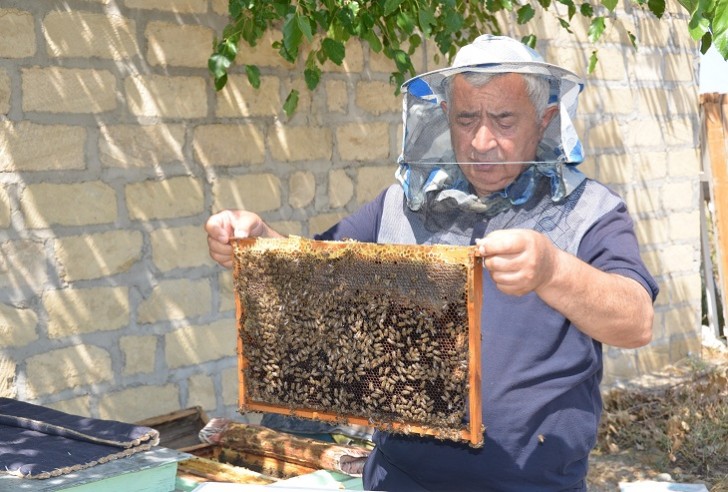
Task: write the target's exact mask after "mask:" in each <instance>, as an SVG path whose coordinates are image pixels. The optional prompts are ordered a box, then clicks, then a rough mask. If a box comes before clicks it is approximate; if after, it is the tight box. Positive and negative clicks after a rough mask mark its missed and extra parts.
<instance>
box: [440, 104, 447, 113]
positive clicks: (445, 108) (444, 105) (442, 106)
mask: <svg viewBox="0 0 728 492" xmlns="http://www.w3.org/2000/svg"><path fill="white" fill-rule="evenodd" d="M440 108H442V111H443V112H444V113H445V116H447V101H442V102H441V103H440Z"/></svg>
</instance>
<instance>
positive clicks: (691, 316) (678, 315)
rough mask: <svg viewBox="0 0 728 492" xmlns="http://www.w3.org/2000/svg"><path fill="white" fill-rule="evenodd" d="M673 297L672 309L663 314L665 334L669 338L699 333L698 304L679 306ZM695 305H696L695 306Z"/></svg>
mask: <svg viewBox="0 0 728 492" xmlns="http://www.w3.org/2000/svg"><path fill="white" fill-rule="evenodd" d="M672 297H673V304H674V305H676V307H673V308H672V309H670V310H669V311H667V312H666V313H665V332H666V334H667V335H668V336H669V337H673V336H675V335H685V334H693V333H700V303H693V304H689V305H684V304H683V305H680V304H678V303H677V302H676V299H675V298H674V297H675V296H672ZM696 304H697V305H696Z"/></svg>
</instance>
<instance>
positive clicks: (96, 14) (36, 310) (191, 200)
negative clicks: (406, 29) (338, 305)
mask: <svg viewBox="0 0 728 492" xmlns="http://www.w3.org/2000/svg"><path fill="white" fill-rule="evenodd" d="M675 5H676V4H675ZM226 9H227V2H226V1H225V0H174V1H173V0H67V1H65V2H63V4H62V5H61V4H57V3H54V2H27V1H25V0H2V2H0V251H1V252H2V254H1V255H0V395H2V396H11V397H16V398H19V399H22V400H27V401H31V402H36V403H39V404H44V405H49V406H51V407H55V408H58V409H61V410H64V411H69V412H73V413H79V414H83V415H90V416H95V417H101V418H115V419H122V420H128V421H134V420H139V419H143V418H146V417H150V416H154V415H159V414H162V413H165V412H169V411H173V410H177V409H179V408H186V407H189V406H193V405H200V406H202V407H203V408H204V409H205V410H206V411H207V412H208V413H210V414H212V415H216V416H223V415H224V416H232V415H234V414H235V408H236V399H237V378H236V356H235V349H236V333H235V325H234V317H233V316H234V300H233V296H232V290H231V284H232V277H231V275H230V273H229V272H227V271H223V270H222V269H221V268H219V267H217V266H216V265H215V264H214V263H213V262H212V261H211V260H210V259H209V258H208V256H207V245H206V241H205V234H204V231H203V224H204V221H205V220H206V218H207V217H208V216H209V215H210V213H212V212H213V211H218V210H221V209H223V208H235V207H244V208H247V209H249V210H253V211H255V212H258V213H260V214H261V215H262V216H263V217H264V218H265V219H267V220H268V221H270V222H271V223H272V224H273V225H274V226H275V227H276V228H278V229H279V230H280V231H281V232H285V233H293V234H299V235H310V234H313V233H316V232H320V231H322V230H324V229H326V228H327V227H328V226H330V225H331V224H333V223H335V222H336V221H337V220H338V219H340V218H341V217H343V216H345V215H346V214H348V213H350V212H352V211H353V210H355V209H356V208H357V207H358V206H359V205H361V204H362V203H364V202H366V201H367V200H370V199H371V198H373V197H374V196H375V195H376V194H377V193H378V192H379V191H380V190H381V189H382V188H383V187H384V186H386V185H387V184H389V183H391V182H393V171H394V162H395V160H396V157H397V155H398V153H399V142H400V139H401V114H400V108H401V101H400V99H399V97H397V96H395V95H394V90H393V87H392V86H390V85H389V82H388V80H389V72H390V70H391V66H390V63H389V61H388V60H386V59H385V58H383V57H382V56H381V55H377V54H375V53H372V52H371V51H369V49H368V47H367V46H366V45H361V44H359V43H358V42H351V43H349V44H348V45H347V56H346V60H345V66H344V67H337V66H333V65H331V66H328V67H327V70H326V72H325V74H324V77H323V78H322V82H321V86H320V89H319V90H317V91H316V92H315V93H309V92H308V91H307V90H306V88H305V84H304V82H303V80H302V77H301V72H302V65H303V64H302V62H301V61H300V60H299V62H298V63H297V64H296V65H290V64H288V63H286V62H284V61H283V60H282V59H281V58H279V57H278V55H277V54H276V53H275V52H274V51H273V50H272V49H271V48H270V46H269V44H270V41H271V40H272V39H273V38H272V37H271V38H268V39H266V40H265V41H264V42H262V43H261V44H260V45H259V46H258V47H257V48H255V49H250V48H247V47H246V48H244V49H243V50H242V53H241V57H240V62H241V63H245V62H248V63H255V64H257V65H259V67H260V68H261V72H262V87H261V89H260V90H258V91H255V90H253V89H251V87H250V86H249V85H248V83H247V81H246V80H245V79H244V77H243V76H242V75H240V74H241V70H240V67H236V69H235V73H234V74H232V75H231V77H230V81H229V83H228V86H227V88H226V89H225V90H223V91H222V92H220V93H215V91H214V89H213V87H212V83H211V79H210V77H209V75H208V73H207V69H206V63H207V56H208V55H209V53H210V51H211V45H212V42H213V39H214V38H215V35H216V33H219V32H220V31H221V29H222V27H223V26H224V24H225V22H226ZM619 19H620V22H619V23H618V26H617V27H615V28H613V29H611V30H610V31H608V32H607V33H606V40H605V43H604V44H602V45H601V46H600V48H599V53H598V56H599V65H598V68H597V70H596V72H595V73H594V74H592V75H588V74H586V73H585V68H584V67H586V65H587V58H588V56H589V54H590V49H591V48H589V46H587V45H584V46H581V45H579V44H578V42H577V40H576V38H573V37H571V36H569V35H567V34H566V33H564V32H563V31H562V30H561V29H560V28H559V27H558V24H557V20H556V19H555V18H554V17H553V16H551V15H550V14H545V15H542V17H541V19H540V21H539V30H540V32H537V34H538V35H539V38H540V44H539V49H540V50H541V51H542V52H544V53H545V54H546V55H547V57H548V58H550V59H551V61H554V62H556V63H561V64H563V65H565V66H566V67H567V68H571V69H572V70H574V71H576V72H577V73H579V74H580V75H582V76H584V77H585V78H586V80H587V89H586V91H585V92H584V94H583V96H582V101H581V110H580V117H579V119H578V121H577V125H578V129H579V130H580V133H581V135H582V138H583V141H584V143H585V145H586V150H587V153H588V155H590V156H591V157H590V158H589V159H588V161H587V162H586V163H585V164H584V166H583V169H584V170H585V171H586V172H587V173H588V174H589V175H591V176H593V177H596V178H599V179H601V180H603V181H604V182H606V183H608V184H610V185H612V186H613V187H614V188H615V189H616V190H617V191H619V192H620V193H621V194H623V195H624V196H625V197H626V200H627V202H628V204H629V207H630V209H631V211H632V213H633V215H634V217H635V220H636V227H637V231H638V235H639V239H640V241H641V244H642V245H643V253H644V257H645V259H646V261H647V263H648V265H649V267H650V269H651V271H652V272H654V274H655V275H656V277H657V279H658V281H659V283H660V286H661V288H662V293H661V295H660V297H659V300H658V301H657V316H656V318H655V330H654V331H655V339H654V341H653V343H652V344H650V346H648V347H646V348H643V349H640V350H628V351H627V350H617V349H613V348H607V349H605V353H606V357H605V360H606V369H607V374H606V383H607V384H611V383H613V382H615V381H617V380H618V379H622V378H629V377H633V376H635V375H638V374H641V373H644V372H647V371H652V370H655V369H659V368H661V367H662V366H664V365H665V364H667V363H669V362H673V361H676V360H678V359H680V358H682V357H685V356H686V355H687V354H688V353H690V352H694V351H696V350H698V348H699V338H698V336H699V335H698V334H699V332H700V331H699V322H700V285H701V282H700V248H699V213H698V210H699V208H698V184H699V156H698V150H697V149H698V148H699V143H698V123H699V108H698V96H697V84H696V82H695V78H696V73H697V69H696V63H697V59H698V58H697V50H696V47H695V43H693V42H692V41H691V40H690V39H689V37H688V36H687V29H686V24H685V22H686V21H685V18H684V15H682V13H678V11H677V7H675V6H671V7H670V8H669V9H668V12H667V13H666V16H665V18H664V19H663V20H662V21H659V22H658V21H656V20H654V19H652V18H650V17H649V16H648V15H647V14H645V13H644V12H642V11H640V10H635V11H620V12H619ZM513 24H514V25H515V23H513ZM573 28H574V29H575V31H577V33H578V35H579V39H586V35H585V34H584V32H585V26H583V25H576V24H575V25H574V26H573ZM625 30H629V31H631V32H634V33H635V34H637V36H638V38H639V40H640V42H641V46H640V48H639V50H636V51H635V50H634V49H633V48H631V47H630V46H629V41H628V39H627V36H626V34H625V32H626V31H625ZM428 48H429V49H428ZM442 63H443V62H442V60H439V61H438V62H435V57H434V49H432V47H431V46H429V47H426V49H423V50H422V51H421V52H419V53H418V54H417V55H416V57H415V64H416V68H417V69H418V71H424V70H430V69H433V68H438V67H440V66H442ZM291 88H298V89H299V90H300V92H301V102H300V103H299V109H298V112H297V113H296V115H294V117H293V118H291V119H290V120H289V119H287V118H286V117H285V115H284V114H283V112H282V111H281V106H282V101H283V100H284V98H285V96H286V94H288V91H289V90H290V89H291ZM584 288H585V289H587V288H588V286H585V287H584ZM534 336H537V334H535V335H534ZM524 342H525V341H524Z"/></svg>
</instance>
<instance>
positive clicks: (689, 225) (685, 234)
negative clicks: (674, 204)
mask: <svg viewBox="0 0 728 492" xmlns="http://www.w3.org/2000/svg"><path fill="white" fill-rule="evenodd" d="M668 230H669V231H670V232H669V240H670V241H689V240H697V239H698V238H699V237H700V211H699V210H698V209H695V210H693V211H690V212H675V213H672V214H670V216H669V218H668Z"/></svg>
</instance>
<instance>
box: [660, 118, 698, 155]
mask: <svg viewBox="0 0 728 492" xmlns="http://www.w3.org/2000/svg"><path fill="white" fill-rule="evenodd" d="M698 125H699V121H698V120H697V119H696V117H695V116H689V117H685V118H670V119H669V120H668V121H666V122H665V141H666V142H667V143H668V145H670V146H671V147H678V146H682V147H687V148H698V147H699V145H700V144H699V135H698Z"/></svg>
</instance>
